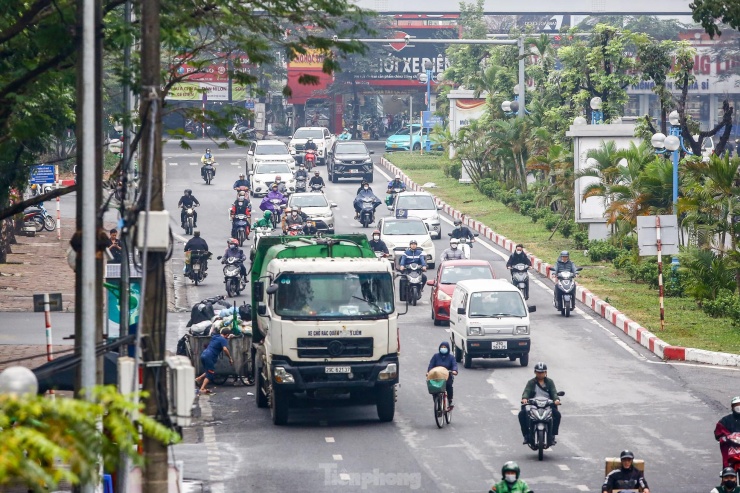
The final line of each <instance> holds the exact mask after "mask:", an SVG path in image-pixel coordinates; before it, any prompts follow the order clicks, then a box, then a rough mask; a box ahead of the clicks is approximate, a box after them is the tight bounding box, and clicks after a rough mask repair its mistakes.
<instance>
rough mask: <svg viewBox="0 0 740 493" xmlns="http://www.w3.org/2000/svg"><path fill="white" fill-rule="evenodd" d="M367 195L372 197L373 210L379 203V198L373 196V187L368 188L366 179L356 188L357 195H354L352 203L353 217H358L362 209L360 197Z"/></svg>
mask: <svg viewBox="0 0 740 493" xmlns="http://www.w3.org/2000/svg"><path fill="white" fill-rule="evenodd" d="M366 197H369V198H371V199H373V211H375V209H377V208H378V206H379V205H380V199H379V198H378V197H376V196H375V194H374V193H373V189H372V188H370V184H369V183H368V182H366V181H363V182H362V186H361V187H360V188H359V189H358V190H357V197H355V200H354V202H353V203H352V205H353V206H354V208H355V219H357V218H359V217H360V211H361V210H362V199H364V198H366Z"/></svg>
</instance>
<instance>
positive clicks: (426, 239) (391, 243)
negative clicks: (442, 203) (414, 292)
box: [378, 217, 437, 269]
mask: <svg viewBox="0 0 740 493" xmlns="http://www.w3.org/2000/svg"><path fill="white" fill-rule="evenodd" d="M378 229H379V230H380V239H381V240H383V241H384V242H385V245H386V246H387V247H388V251H389V252H393V257H394V260H395V261H396V265H398V258H399V257H400V256H401V255H403V252H405V251H406V250H407V249H408V247H409V242H411V240H416V243H417V246H418V247H419V248H421V250H422V251H423V252H424V257H425V258H426V261H427V267H428V268H429V269H434V263H435V261H436V258H437V254H436V253H435V250H434V243H433V242H432V238H431V236H429V231H427V227H426V225H425V224H424V221H422V220H421V219H419V218H418V217H409V218H408V219H396V218H394V217H384V218H383V219H381V220H380V221H378Z"/></svg>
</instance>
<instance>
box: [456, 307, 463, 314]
mask: <svg viewBox="0 0 740 493" xmlns="http://www.w3.org/2000/svg"><path fill="white" fill-rule="evenodd" d="M457 314H458V315H465V307H463V306H461V307H459V308H458V309H457Z"/></svg>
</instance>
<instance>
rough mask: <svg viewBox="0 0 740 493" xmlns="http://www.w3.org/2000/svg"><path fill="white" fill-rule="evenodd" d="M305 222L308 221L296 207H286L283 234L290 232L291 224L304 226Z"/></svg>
mask: <svg viewBox="0 0 740 493" xmlns="http://www.w3.org/2000/svg"><path fill="white" fill-rule="evenodd" d="M305 224H306V222H305V221H304V220H303V217H301V215H300V214H299V213H298V211H297V210H296V209H291V208H290V207H287V208H286V209H285V214H284V216H283V234H288V229H290V227H291V226H300V227H301V228H303V227H304V226H305Z"/></svg>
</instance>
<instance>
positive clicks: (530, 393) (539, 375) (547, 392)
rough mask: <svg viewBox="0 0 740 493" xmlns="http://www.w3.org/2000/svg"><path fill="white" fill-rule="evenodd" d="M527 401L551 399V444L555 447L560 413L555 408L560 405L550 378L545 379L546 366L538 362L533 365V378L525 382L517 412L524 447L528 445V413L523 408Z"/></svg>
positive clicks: (556, 391)
mask: <svg viewBox="0 0 740 493" xmlns="http://www.w3.org/2000/svg"><path fill="white" fill-rule="evenodd" d="M529 399H551V400H552V401H553V402H554V403H555V406H553V408H552V435H553V437H552V444H553V445H555V444H556V443H557V440H556V439H555V436H556V435H557V434H558V431H559V428H560V411H558V408H557V406H559V405H560V397H558V389H557V388H556V387H555V382H554V381H553V380H552V379H551V378H547V365H546V364H545V363H542V362H539V363H537V364H536V365H534V378H533V379H531V380H530V381H528V382H527V385H526V386H525V387H524V392H522V409H521V410H520V411H519V426H520V427H521V430H522V436H523V437H524V445H526V444H528V443H529V413H527V411H526V409H525V406H526V405H527V401H528V400H529Z"/></svg>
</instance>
